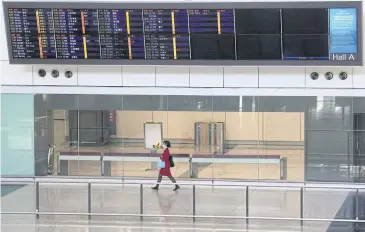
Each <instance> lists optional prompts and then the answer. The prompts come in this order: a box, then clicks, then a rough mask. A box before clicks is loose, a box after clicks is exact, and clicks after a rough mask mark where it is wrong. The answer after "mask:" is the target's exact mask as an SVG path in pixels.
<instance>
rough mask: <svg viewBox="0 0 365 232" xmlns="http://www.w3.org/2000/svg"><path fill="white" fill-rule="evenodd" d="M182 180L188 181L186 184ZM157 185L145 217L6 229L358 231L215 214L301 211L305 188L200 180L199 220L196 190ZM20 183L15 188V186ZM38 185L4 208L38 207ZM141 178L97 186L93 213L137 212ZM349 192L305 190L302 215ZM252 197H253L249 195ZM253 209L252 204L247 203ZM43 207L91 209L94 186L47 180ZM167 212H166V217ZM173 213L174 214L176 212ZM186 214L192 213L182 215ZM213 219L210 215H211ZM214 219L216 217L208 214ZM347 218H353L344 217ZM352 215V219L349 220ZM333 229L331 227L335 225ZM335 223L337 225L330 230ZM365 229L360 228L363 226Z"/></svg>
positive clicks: (317, 213)
mask: <svg viewBox="0 0 365 232" xmlns="http://www.w3.org/2000/svg"><path fill="white" fill-rule="evenodd" d="M180 183H182V182H180ZM152 186H153V182H151V184H146V185H144V187H143V189H142V190H143V213H144V214H148V215H154V217H144V218H143V222H141V221H140V217H135V216H134V217H132V216H129V217H125V216H124V217H123V216H92V220H91V221H88V220H87V216H65V215H57V216H55V215H40V218H39V219H38V220H36V217H35V215H23V216H21V215H14V214H12V215H2V222H1V223H2V231H3V232H17V231H21V232H24V231H31V232H32V231H34V232H53V231H55V232H56V231H57V232H74V231H75V232H76V231H77V232H84V231H85V232H86V231H93V232H94V231H95V232H97V231H98V232H99V231H100V232H104V231H105V232H114V231H115V232H116V231H118V232H121V231H282V232H285V231H308V232H317V231H318V232H325V231H329V232H337V231H338V232H352V231H354V230H353V225H343V224H341V225H333V224H331V223H329V222H304V225H303V228H301V225H300V222H299V221H287V220H280V221H279V220H261V221H258V220H253V219H251V220H250V221H249V224H248V225H246V220H245V219H217V218H214V219H213V218H211V217H212V216H225V217H227V216H236V217H245V216H246V214H247V212H248V213H249V216H250V217H275V218H299V217H300V189H299V188H288V187H270V188H269V187H268V186H261V187H250V188H249V192H248V193H249V195H248V198H246V189H245V188H244V187H241V186H232V187H224V186H196V191H195V193H196V195H195V196H196V197H195V209H196V210H195V211H196V215H197V216H205V218H197V220H196V222H195V223H194V222H193V220H192V218H191V217H189V216H190V215H192V213H193V189H192V187H191V186H187V185H182V188H181V189H180V190H179V191H178V192H173V191H172V188H173V186H161V188H160V190H159V191H158V192H156V191H153V190H151V189H150V187H152ZM10 187H11V188H13V189H14V186H10ZM35 192H36V191H35V185H34V184H29V185H26V186H23V187H21V188H19V189H15V190H14V191H13V192H11V193H8V194H7V195H4V196H3V197H2V198H1V210H2V212H35V205H36V204H35V199H36V194H35ZM140 193H141V188H140V185H139V184H114V185H113V184H92V185H91V212H92V213H99V214H103V213H109V214H113V213H114V214H129V215H130V214H139V213H140V209H141V208H140V206H141V197H140ZM349 193H350V192H349V190H337V189H332V190H328V189H305V190H304V202H303V214H304V215H303V216H304V218H312V219H333V218H335V217H336V214H337V213H338V211H339V209H340V208H341V207H342V204H343V203H344V201H345V199H346V198H347V196H348V194H349ZM247 199H248V201H247ZM247 207H248V208H247ZM39 212H41V213H55V212H57V213H60V212H61V213H87V212H88V185H87V184H86V183H79V184H60V183H58V184H50V183H47V184H45V183H41V184H40V189H39ZM163 215H167V216H163ZM171 215H172V216H174V215H175V217H171ZM176 215H182V216H186V217H181V218H180V217H179V218H178V217H176ZM207 217H208V218H207ZM209 217H210V218H209ZM341 218H347V216H346V215H343V216H341ZM349 219H350V218H349ZM331 227H332V228H331ZM329 228H330V229H331V230H329ZM359 231H361V230H359Z"/></svg>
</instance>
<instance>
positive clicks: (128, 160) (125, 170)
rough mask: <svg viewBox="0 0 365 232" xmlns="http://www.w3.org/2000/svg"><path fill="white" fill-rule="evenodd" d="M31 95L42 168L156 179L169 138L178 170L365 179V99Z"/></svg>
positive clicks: (184, 173) (223, 175)
mask: <svg viewBox="0 0 365 232" xmlns="http://www.w3.org/2000/svg"><path fill="white" fill-rule="evenodd" d="M32 97H33V98H34V106H33V105H30V106H31V107H32V108H34V122H32V123H34V127H33V128H34V137H33V139H34V149H33V151H34V155H33V156H34V163H35V164H34V168H35V175H70V176H100V175H102V176H113V177H121V178H134V177H143V178H156V176H157V174H158V168H157V163H158V160H159V156H160V154H161V152H162V148H161V147H160V145H161V143H162V141H164V140H169V141H170V142H171V144H172V148H171V154H172V155H173V157H174V160H175V167H174V168H172V174H173V175H174V176H175V177H178V178H194V179H248V180H290V181H304V180H310V181H350V182H351V181H360V182H363V181H364V175H365V174H364V168H363V166H364V158H363V157H364V155H365V139H364V138H365V110H364V109H365V103H364V102H365V101H364V100H365V98H352V97H330V96H327V97H326V96H325V97H319V96H310V97H299V96H288V97H284V96H148V95H128V96H122V95H61V94H51V95H47V94H36V95H34V96H32ZM9 101H10V100H9ZM4 106H5V108H6V109H5V108H4V107H3V108H2V109H3V111H4V110H5V111H6V110H7V109H8V108H11V107H12V106H13V105H12V104H8V105H6V104H5V105H4ZM7 114H9V115H10V114H11V109H10V110H8V113H7ZM14 120H20V119H16V118H15V117H14ZM4 125H5V124H4V123H3V120H2V129H3V127H4V128H5V126H4ZM2 131H3V130H2ZM5 154H6V153H5V152H4V151H3V150H2V158H3V157H4V155H5ZM30 156H31V154H30ZM15 174H16V173H15ZM15 174H14V175H15Z"/></svg>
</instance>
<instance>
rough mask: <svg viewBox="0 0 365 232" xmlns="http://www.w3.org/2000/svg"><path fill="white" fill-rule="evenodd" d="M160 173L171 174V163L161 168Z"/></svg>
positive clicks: (163, 174)
mask: <svg viewBox="0 0 365 232" xmlns="http://www.w3.org/2000/svg"><path fill="white" fill-rule="evenodd" d="M160 175H162V176H171V171H170V165H169V166H166V167H164V168H161V169H160Z"/></svg>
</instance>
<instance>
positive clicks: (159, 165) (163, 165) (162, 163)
mask: <svg viewBox="0 0 365 232" xmlns="http://www.w3.org/2000/svg"><path fill="white" fill-rule="evenodd" d="M157 166H158V168H159V169H162V168H165V161H162V160H160V161H159V162H158V165H157Z"/></svg>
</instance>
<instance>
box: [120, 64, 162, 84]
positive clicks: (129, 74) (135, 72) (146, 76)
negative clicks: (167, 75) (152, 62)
mask: <svg viewBox="0 0 365 232" xmlns="http://www.w3.org/2000/svg"><path fill="white" fill-rule="evenodd" d="M122 77H123V86H155V85H156V80H155V77H156V70H155V67H154V66H123V67H122Z"/></svg>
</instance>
